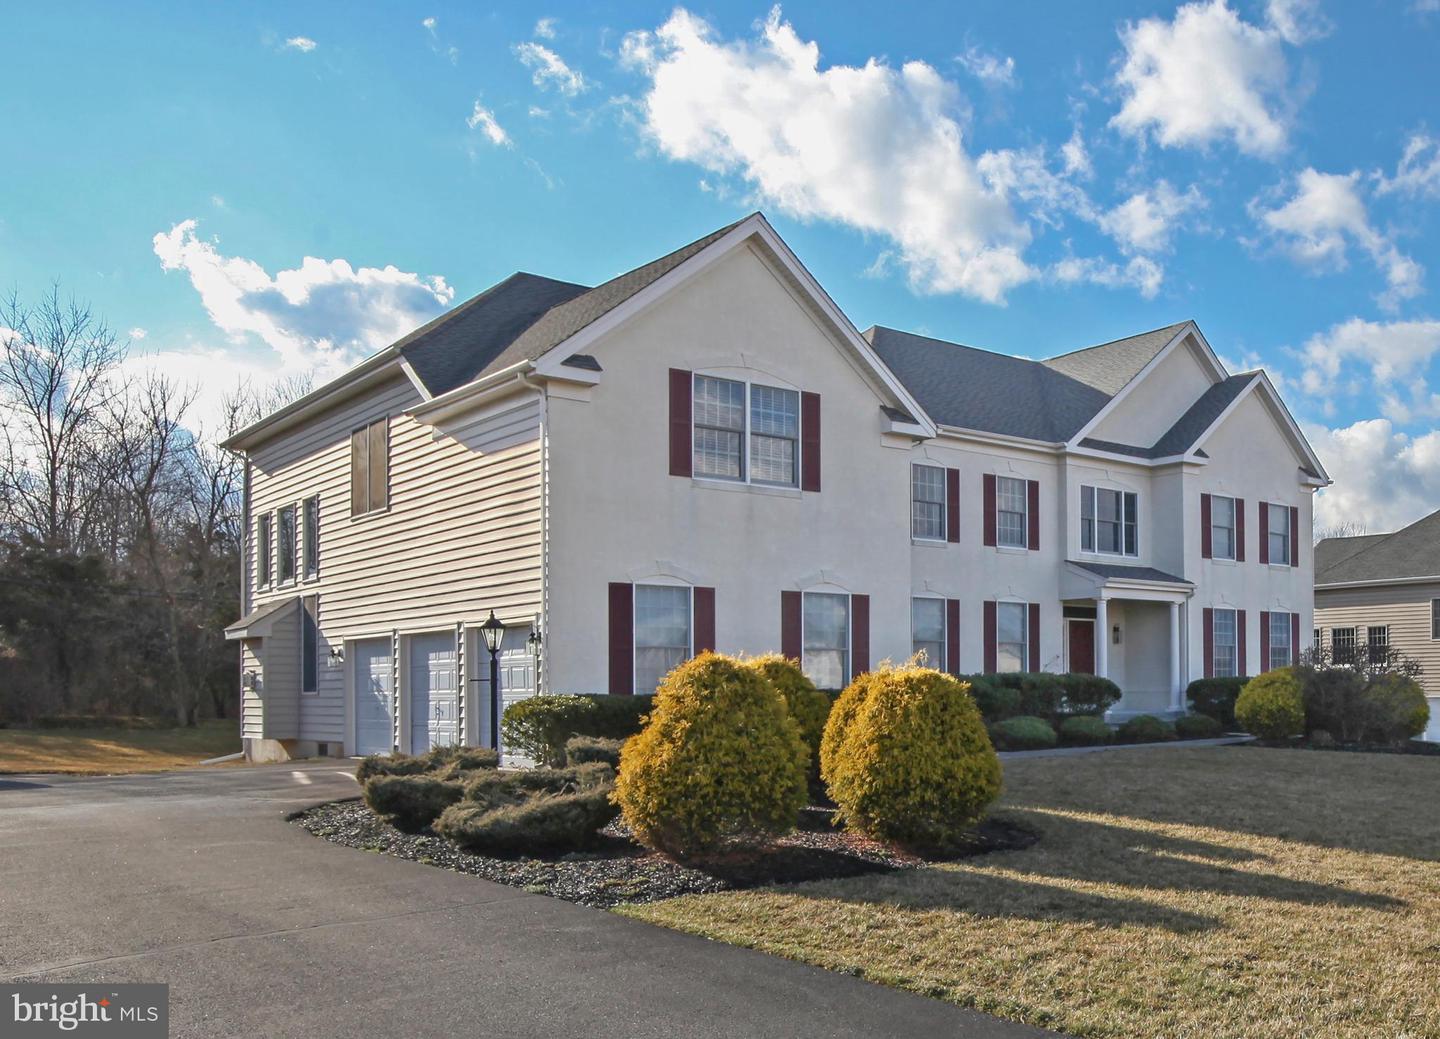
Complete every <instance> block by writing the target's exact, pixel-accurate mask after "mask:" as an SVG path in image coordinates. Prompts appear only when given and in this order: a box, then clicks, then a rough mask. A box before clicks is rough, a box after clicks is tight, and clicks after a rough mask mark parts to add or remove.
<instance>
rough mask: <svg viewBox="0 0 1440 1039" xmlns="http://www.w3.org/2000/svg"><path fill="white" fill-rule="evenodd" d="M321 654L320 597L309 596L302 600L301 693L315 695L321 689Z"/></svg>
mask: <svg viewBox="0 0 1440 1039" xmlns="http://www.w3.org/2000/svg"><path fill="white" fill-rule="evenodd" d="M319 652H320V597H319V596H318V595H307V596H305V597H304V598H303V599H301V600H300V691H301V692H302V693H314V692H317V691H318V690H319V688H320V686H319V683H318V681H317V675H316V672H317V670H318V669H319V661H318V660H317V659H316V654H317V653H319Z"/></svg>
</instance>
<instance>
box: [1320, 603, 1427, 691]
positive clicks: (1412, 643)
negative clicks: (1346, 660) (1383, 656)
mask: <svg viewBox="0 0 1440 1039" xmlns="http://www.w3.org/2000/svg"><path fill="white" fill-rule="evenodd" d="M1431 599H1440V581H1437V582H1434V583H1429V584H1409V585H1406V584H1392V585H1376V586H1373V587H1369V588H1335V589H1326V588H1323V587H1319V588H1316V589H1315V627H1317V628H1324V629H1325V643H1326V645H1329V644H1330V629H1332V628H1350V627H1353V628H1356V629H1358V630H1357V631H1356V641H1357V643H1360V644H1363V643H1364V642H1365V629H1366V628H1367V627H1370V626H1372V625H1375V626H1379V625H1381V624H1388V625H1389V626H1390V645H1391V647H1392V648H1394V649H1396V650H1399V651H1400V652H1401V653H1404V654H1405V655H1406V656H1407V657H1413V658H1414V659H1416V660H1418V661H1419V662H1420V666H1421V667H1423V668H1424V669H1425V674H1424V676H1423V677H1422V678H1421V680H1420V681H1421V685H1423V686H1424V687H1425V693H1426V695H1428V696H1440V642H1434V641H1432V640H1431V638H1430V600H1431Z"/></svg>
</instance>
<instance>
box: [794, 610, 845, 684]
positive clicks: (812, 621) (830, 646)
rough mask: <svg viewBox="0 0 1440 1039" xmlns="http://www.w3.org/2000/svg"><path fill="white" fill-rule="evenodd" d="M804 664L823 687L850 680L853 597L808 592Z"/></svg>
mask: <svg viewBox="0 0 1440 1039" xmlns="http://www.w3.org/2000/svg"><path fill="white" fill-rule="evenodd" d="M804 615H805V618H804V652H803V654H802V656H801V661H800V663H801V666H802V668H803V669H804V671H805V674H806V675H808V676H809V678H810V681H812V682H814V683H815V685H816V687H817V688H820V689H843V688H844V687H845V684H846V683H847V682H848V681H849V680H850V596H848V595H837V594H834V593H831V592H806V593H805V610H804Z"/></svg>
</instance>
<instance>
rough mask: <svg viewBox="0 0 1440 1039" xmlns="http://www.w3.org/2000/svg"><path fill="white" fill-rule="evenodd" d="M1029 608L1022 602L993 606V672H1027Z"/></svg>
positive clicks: (1002, 603) (1001, 603)
mask: <svg viewBox="0 0 1440 1039" xmlns="http://www.w3.org/2000/svg"><path fill="white" fill-rule="evenodd" d="M1029 629H1030V607H1029V605H1028V604H1026V603H1023V602H1000V603H996V604H995V670H997V671H1025V670H1027V664H1028V660H1027V658H1028V655H1029V647H1030V630H1029Z"/></svg>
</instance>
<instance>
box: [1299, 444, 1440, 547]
mask: <svg viewBox="0 0 1440 1039" xmlns="http://www.w3.org/2000/svg"><path fill="white" fill-rule="evenodd" d="M1305 436H1306V437H1307V439H1309V441H1310V443H1311V445H1312V446H1313V447H1314V448H1315V452H1316V454H1318V455H1319V456H1320V461H1321V463H1322V464H1324V466H1325V470H1326V472H1328V473H1329V474H1330V478H1331V479H1332V480H1334V481H1335V483H1334V485H1333V486H1331V487H1327V488H1325V489H1324V490H1322V491H1320V492H1319V493H1318V494H1317V495H1316V496H1315V526H1316V527H1317V528H1324V527H1331V526H1335V525H1337V524H1340V523H1359V524H1362V525H1363V526H1364V527H1365V529H1366V530H1369V531H1371V532H1372V533H1380V532H1384V531H1392V530H1398V529H1399V528H1400V527H1403V526H1405V525H1406V524H1408V523H1413V522H1414V521H1415V520H1417V519H1419V518H1420V517H1422V516H1426V515H1428V514H1429V513H1431V512H1433V511H1435V506H1436V504H1437V503H1440V431H1434V430H1432V431H1431V432H1429V433H1426V434H1424V435H1423V436H1418V437H1412V436H1409V435H1407V434H1406V433H1404V432H1400V431H1397V430H1396V429H1395V428H1394V426H1393V425H1392V424H1391V423H1390V422H1389V421H1388V420H1387V419H1383V418H1375V419H1365V420H1363V421H1360V422H1356V423H1354V424H1353V425H1350V426H1346V427H1344V428H1340V429H1327V428H1325V427H1324V426H1317V425H1307V426H1306V428H1305Z"/></svg>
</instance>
